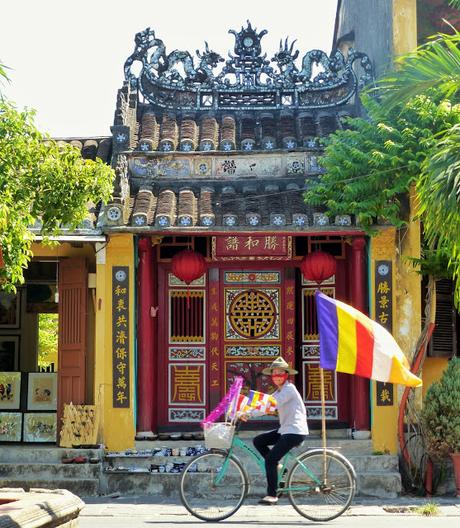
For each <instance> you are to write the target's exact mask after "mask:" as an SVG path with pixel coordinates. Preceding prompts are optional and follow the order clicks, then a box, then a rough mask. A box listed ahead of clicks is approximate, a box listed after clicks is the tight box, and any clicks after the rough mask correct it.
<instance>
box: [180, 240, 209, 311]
mask: <svg viewBox="0 0 460 528" xmlns="http://www.w3.org/2000/svg"><path fill="white" fill-rule="evenodd" d="M205 272H206V260H205V259H204V257H203V255H201V254H200V253H197V252H196V251H193V250H192V249H184V250H183V251H180V252H179V253H176V254H175V255H174V257H173V258H172V273H173V275H174V276H175V277H177V278H178V279H179V280H181V281H183V282H185V284H186V285H187V286H190V284H191V283H192V282H193V281H194V280H197V279H199V278H200V277H201V276H202V275H203V274H204V273H205ZM187 308H190V288H187Z"/></svg>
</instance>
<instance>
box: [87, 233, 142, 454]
mask: <svg viewBox="0 0 460 528" xmlns="http://www.w3.org/2000/svg"><path fill="white" fill-rule="evenodd" d="M98 249H99V251H98V253H97V260H96V351H95V374H94V393H95V401H96V403H97V404H98V405H99V407H100V409H101V429H100V432H101V441H102V442H103V443H104V444H105V446H106V448H107V449H109V450H122V449H127V448H129V447H133V446H134V436H135V426H134V395H135V385H134V370H135V366H134V334H135V322H134V299H135V298H134V290H135V282H134V239H133V235H132V234H129V233H128V234H120V235H110V237H109V239H108V242H107V245H106V247H105V248H103V246H100V247H99V248H98ZM113 266H129V268H130V273H129V284H130V298H129V302H130V313H129V335H130V363H129V367H130V407H129V408H126V409H119V408H113V405H112V397H113V384H112V267H113Z"/></svg>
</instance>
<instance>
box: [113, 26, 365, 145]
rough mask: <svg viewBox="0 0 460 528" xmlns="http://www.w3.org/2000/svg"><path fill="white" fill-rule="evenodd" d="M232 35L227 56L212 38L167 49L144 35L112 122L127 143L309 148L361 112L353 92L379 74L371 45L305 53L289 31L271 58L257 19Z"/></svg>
mask: <svg viewBox="0 0 460 528" xmlns="http://www.w3.org/2000/svg"><path fill="white" fill-rule="evenodd" d="M229 33H231V34H233V35H234V37H235V46H234V50H233V53H229V55H228V56H229V58H228V59H227V60H226V61H224V59H223V58H222V57H221V56H220V55H219V54H218V53H216V52H214V51H212V50H211V49H210V48H209V45H208V43H205V49H204V51H202V52H200V51H197V52H196V56H192V54H191V53H189V52H188V51H178V50H175V51H173V52H171V53H167V52H166V46H165V44H164V43H163V41H162V40H161V39H159V38H158V37H157V36H156V35H155V32H154V31H153V30H151V29H150V28H147V29H146V30H145V31H142V32H140V33H138V34H137V35H136V36H135V49H134V52H133V53H132V54H131V55H130V56H129V57H128V59H127V60H126V63H125V66H124V72H125V84H124V86H123V88H122V89H121V90H120V92H119V94H118V103H117V110H116V113H115V123H114V126H113V127H112V132H113V135H114V142H115V144H116V145H117V150H118V151H124V152H126V151H139V152H152V151H153V152H154V151H160V152H161V151H162V152H174V151H181V152H192V151H204V152H209V151H215V150H218V151H223V152H232V151H238V150H240V151H254V150H262V151H264V150H274V149H286V150H293V149H297V148H308V147H311V146H312V144H313V143H314V142H315V141H317V138H320V137H324V136H327V135H328V134H330V133H331V132H333V131H335V130H336V129H337V128H340V126H341V119H342V117H344V116H348V115H351V114H353V104H352V103H353V97H354V96H355V95H356V93H357V91H358V89H359V87H360V86H362V85H363V84H364V83H366V82H368V81H369V80H370V79H371V78H372V65H371V62H370V60H369V58H368V57H367V55H365V54H364V53H360V52H356V51H354V50H349V52H348V55H347V56H344V55H342V53H341V52H340V51H338V50H334V51H333V53H331V55H330V56H328V55H327V54H326V53H324V52H323V51H320V50H312V51H309V52H307V53H305V54H304V55H303V57H302V60H301V61H300V60H298V57H299V51H298V50H295V49H294V47H295V41H294V42H291V43H289V41H288V39H286V40H285V41H284V42H280V47H279V50H278V51H277V53H275V54H274V56H273V57H272V58H271V59H268V58H267V54H266V53H265V54H263V52H262V45H261V40H262V37H263V36H264V35H265V34H266V33H267V31H266V30H263V31H260V32H258V31H257V30H256V29H255V28H253V27H252V26H251V24H250V23H249V22H248V24H247V26H246V27H242V28H241V30H240V31H239V32H237V31H234V30H230V31H229ZM348 105H349V106H348Z"/></svg>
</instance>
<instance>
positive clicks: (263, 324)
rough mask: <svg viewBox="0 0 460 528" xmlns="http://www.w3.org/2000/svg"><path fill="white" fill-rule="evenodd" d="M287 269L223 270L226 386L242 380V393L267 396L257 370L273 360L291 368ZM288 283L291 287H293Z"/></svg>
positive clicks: (292, 307) (291, 327)
mask: <svg viewBox="0 0 460 528" xmlns="http://www.w3.org/2000/svg"><path fill="white" fill-rule="evenodd" d="M290 271H291V270H283V269H273V270H272V269H254V270H245V271H240V270H221V284H222V288H221V290H222V291H221V303H220V306H221V312H222V318H221V351H222V355H223V364H224V365H223V367H224V380H225V384H224V385H227V386H228V385H229V384H230V383H231V382H232V380H233V379H234V377H235V376H237V375H240V376H243V379H244V383H245V387H246V389H255V390H260V391H263V392H271V391H272V389H273V387H272V385H271V382H270V378H269V377H267V376H263V375H262V374H261V371H262V370H263V368H265V367H266V366H267V365H268V364H270V363H271V362H272V361H273V360H274V359H275V358H276V357H278V356H283V357H284V358H285V359H286V360H287V361H289V362H290V363H291V364H292V365H294V364H295V358H294V344H295V320H294V314H295V305H294V285H293V281H292V280H291V275H292V274H291V273H290ZM291 282H292V284H291Z"/></svg>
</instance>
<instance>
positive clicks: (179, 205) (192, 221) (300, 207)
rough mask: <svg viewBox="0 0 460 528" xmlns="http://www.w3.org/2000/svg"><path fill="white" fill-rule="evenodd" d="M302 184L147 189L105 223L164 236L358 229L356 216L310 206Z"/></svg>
mask: <svg viewBox="0 0 460 528" xmlns="http://www.w3.org/2000/svg"><path fill="white" fill-rule="evenodd" d="M304 189H305V183H304V180H302V179H298V178H297V179H288V180H286V181H282V182H281V183H276V182H271V183H263V182H256V181H251V182H239V183H238V182H232V183H229V184H225V183H212V184H207V185H201V186H200V185H197V184H196V182H195V185H192V186H188V187H184V186H183V184H180V183H178V184H176V185H172V184H169V185H163V186H161V185H158V186H155V188H153V189H152V188H147V187H144V188H141V189H140V190H139V191H138V192H137V193H136V195H135V196H133V197H132V199H131V200H130V201H129V210H128V212H127V214H126V211H125V210H124V203H123V202H122V200H118V201H115V202H114V203H112V204H110V205H109V206H108V208H106V210H105V212H104V215H102V216H101V217H100V225H102V226H105V227H106V228H108V229H111V228H117V227H121V226H126V227H129V228H143V229H150V230H155V231H163V230H168V229H171V228H178V229H179V230H182V231H183V230H185V231H187V229H188V228H192V229H195V230H196V229H200V230H201V231H206V230H211V231H213V230H216V229H217V230H219V229H224V230H228V229H229V228H230V229H232V230H234V231H238V230H243V231H244V230H248V229H250V230H255V231H257V230H258V229H262V230H266V229H267V228H269V229H270V230H271V231H292V230H297V229H299V230H305V229H306V228H311V229H313V230H314V229H315V228H321V229H324V227H327V226H331V227H332V228H334V226H335V227H339V228H343V227H350V226H353V224H354V220H353V218H352V217H351V216H350V215H341V216H337V217H335V218H331V219H330V218H329V217H328V216H327V215H326V214H325V212H324V208H322V207H313V206H311V205H308V204H306V203H305V202H304V200H303V198H302V192H303V190H304Z"/></svg>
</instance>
